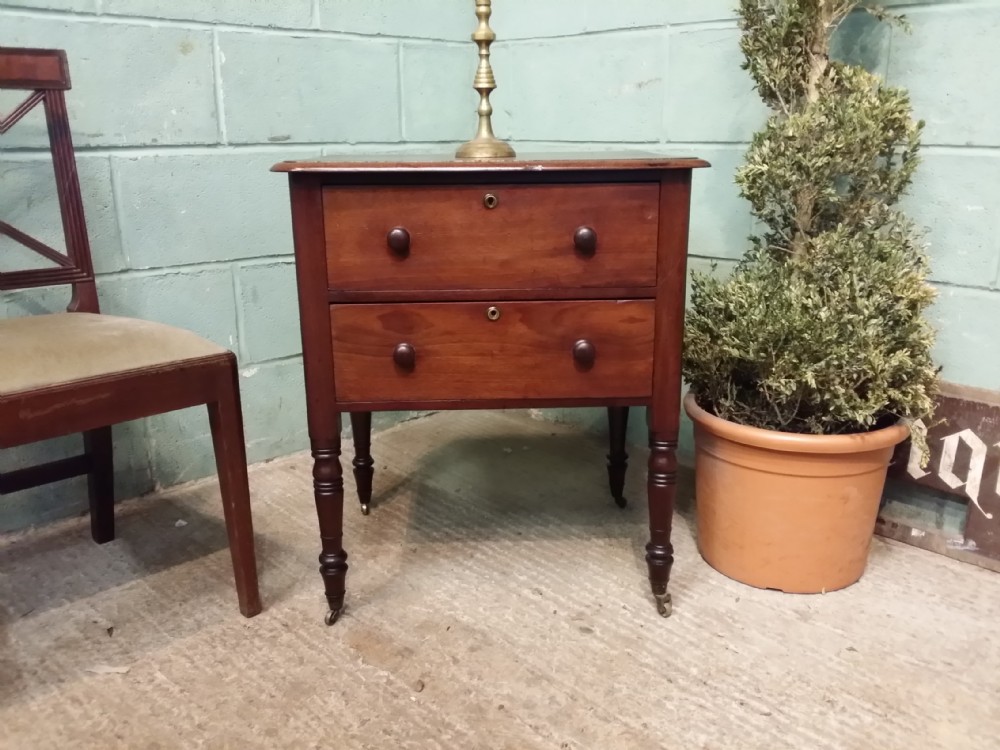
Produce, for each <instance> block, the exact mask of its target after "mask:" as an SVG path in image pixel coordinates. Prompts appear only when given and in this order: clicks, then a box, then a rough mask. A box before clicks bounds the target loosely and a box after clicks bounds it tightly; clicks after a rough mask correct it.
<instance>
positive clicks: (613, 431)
mask: <svg viewBox="0 0 1000 750" xmlns="http://www.w3.org/2000/svg"><path fill="white" fill-rule="evenodd" d="M627 428H628V407H627V406H609V407H608V433H609V434H610V438H611V439H610V448H611V450H610V452H609V453H608V484H609V485H610V487H611V497H613V498H614V499H615V504H616V505H617V506H618V507H619V508H624V507H625V505H626V500H625V470H626V469H627V468H628V454H627V453H626V452H625V434H626V431H627Z"/></svg>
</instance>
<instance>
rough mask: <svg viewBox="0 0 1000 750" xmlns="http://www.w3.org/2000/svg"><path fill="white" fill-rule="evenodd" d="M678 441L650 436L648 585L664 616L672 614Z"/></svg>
mask: <svg viewBox="0 0 1000 750" xmlns="http://www.w3.org/2000/svg"><path fill="white" fill-rule="evenodd" d="M676 452H677V438H676V436H673V437H672V439H669V440H667V439H664V437H663V436H662V435H660V434H657V433H655V432H651V433H650V436H649V476H648V481H647V485H646V488H647V492H648V494H649V544H647V545H646V564H647V565H648V566H649V583H650V585H651V586H652V588H653V598H654V599H655V600H656V610H657V611H658V612H659V613H660V614H661V615H663V616H664V617H669V616H670V613H671V611H672V603H671V600H670V594H669V593H668V592H667V584H668V583H669V582H670V568H671V567H672V566H673V564H674V548H673V545H672V544H671V543H670V527H671V524H672V522H673V517H674V497H675V495H676V491H677V455H676Z"/></svg>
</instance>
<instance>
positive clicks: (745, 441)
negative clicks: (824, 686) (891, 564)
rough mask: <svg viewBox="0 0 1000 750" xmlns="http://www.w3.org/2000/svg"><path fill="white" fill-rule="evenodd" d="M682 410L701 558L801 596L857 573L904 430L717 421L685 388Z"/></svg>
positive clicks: (754, 583)
mask: <svg viewBox="0 0 1000 750" xmlns="http://www.w3.org/2000/svg"><path fill="white" fill-rule="evenodd" d="M684 409H685V411H687V413H688V416H690V417H691V419H692V420H693V421H694V433H695V448H696V462H695V487H696V490H695V494H696V503H697V518H698V547H699V550H700V551H701V554H702V557H704V558H705V560H706V561H707V562H708V564H709V565H711V566H712V567H713V568H715V569H716V570H718V571H719V572H720V573H723V574H724V575H727V576H729V577H730V578H734V579H736V580H737V581H741V582H742V583H747V584H749V585H751V586H757V587H759V588H768V589H778V590H780V591H787V592H791V593H800V594H807V593H820V592H823V591H834V590H836V589H841V588H844V587H845V586H850V585H851V584H852V583H854V582H855V581H857V580H858V579H859V578H861V574H862V573H864V571H865V564H866V563H867V561H868V549H869V546H870V545H871V538H872V533H873V532H874V529H875V519H876V516H877V515H878V507H879V500H880V499H881V496H882V489H883V487H884V486H885V475H886V470H887V469H888V466H889V459H890V458H891V457H892V453H893V449H894V447H895V446H896V445H897V444H898V443H900V442H902V441H903V440H905V439H906V438H907V436H908V435H909V432H908V430H907V428H906V427H904V426H902V425H893V426H892V427H887V428H885V429H882V430H876V431H874V432H867V433H863V434H854V435H799V434H794V433H788V432H777V431H772V430H763V429H759V428H757V427H745V426H743V425H739V424H735V423H733V422H728V421H726V420H724V419H719V418H718V417H716V416H714V415H712V414H709V413H708V412H706V411H705V410H704V409H702V408H701V407H699V406H698V404H697V403H695V399H694V396H693V395H692V394H691V393H688V394H687V396H686V397H685V399H684Z"/></svg>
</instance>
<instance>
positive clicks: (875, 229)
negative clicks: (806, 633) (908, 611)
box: [684, 0, 937, 592]
mask: <svg viewBox="0 0 1000 750" xmlns="http://www.w3.org/2000/svg"><path fill="white" fill-rule="evenodd" d="M858 5H859V3H858V2H856V0H741V3H740V14H741V28H742V32H743V36H742V41H741V48H742V50H743V53H744V56H745V62H744V65H743V67H744V69H746V70H747V71H749V73H750V75H751V76H752V77H753V79H754V81H755V83H756V88H757V90H758V92H759V93H760V95H761V97H762V98H763V100H764V101H765V103H766V104H767V105H768V106H769V107H770V108H771V109H772V110H773V114H772V116H771V117H770V119H769V120H768V122H767V124H766V125H765V127H764V128H763V129H762V130H761V131H760V132H758V133H757V134H755V136H754V138H753V141H752V144H751V146H750V148H749V151H748V152H747V155H746V160H745V164H744V165H743V166H742V167H741V168H740V169H739V171H738V173H737V177H736V181H737V184H738V185H739V187H740V190H741V193H742V195H743V197H744V198H746V200H748V201H749V203H750V205H751V207H752V210H753V212H754V214H755V216H756V217H757V218H758V219H759V225H760V227H761V229H760V233H759V235H758V236H755V237H752V238H750V241H751V246H750V248H749V249H748V250H747V252H746V254H745V256H744V257H743V259H742V261H741V262H740V263H739V264H738V265H737V267H736V268H735V270H734V272H733V273H732V275H731V276H730V277H729V278H728V279H725V280H721V279H718V278H715V277H714V276H711V275H696V276H695V278H694V281H693V286H692V295H691V306H690V310H689V313H688V317H687V327H686V334H685V362H684V375H685V378H686V380H687V381H688V383H689V384H690V391H689V393H688V394H687V396H686V398H685V402H684V406H685V409H686V411H687V413H688V415H689V416H690V417H691V419H692V420H693V421H694V425H695V444H696V495H697V520H698V543H699V548H700V550H701V552H702V555H703V556H704V557H705V559H706V560H707V561H708V562H709V564H711V565H712V566H713V567H715V568H716V569H718V570H719V571H721V572H722V573H724V574H726V575H728V576H730V577H732V578H735V579H737V580H740V581H743V582H745V583H749V584H751V585H755V586H759V587H764V588H775V589H780V590H783V591H793V592H820V591H830V590H833V589H837V588H842V587H844V586H847V585H850V584H851V583H854V582H855V581H856V580H857V579H858V578H860V577H861V574H862V573H863V572H864V568H865V563H866V561H867V557H868V549H869V545H870V542H871V536H872V532H873V530H874V526H875V519H876V516H877V513H878V507H879V501H880V497H881V493H882V490H883V486H884V483H885V476H886V470H887V468H888V463H889V459H890V457H891V455H892V453H893V450H894V447H895V446H896V445H897V444H898V443H900V442H901V441H903V440H904V439H905V438H906V437H907V436H908V435H909V429H908V427H907V424H908V422H909V421H911V420H915V419H917V418H926V417H927V416H928V415H929V414H930V413H931V411H932V408H933V397H934V394H935V392H936V384H937V371H936V368H935V367H934V364H933V362H932V359H931V348H932V344H933V332H932V329H931V327H930V326H929V324H928V323H927V321H926V320H925V318H924V313H925V311H926V309H927V307H928V306H929V305H930V304H931V303H932V301H933V297H934V292H933V290H932V288H931V287H930V285H929V284H928V281H927V275H928V262H927V258H926V255H925V253H924V250H923V246H922V243H921V239H920V236H919V233H918V232H917V231H916V230H915V228H914V226H913V224H912V223H911V222H910V221H909V220H907V218H906V217H905V216H904V215H903V214H902V213H901V212H900V211H899V210H898V209H897V208H895V204H896V203H897V201H898V199H899V198H900V196H901V194H902V193H903V191H904V190H905V188H906V187H907V185H908V184H909V183H910V180H911V178H912V176H913V172H914V169H915V167H916V165H917V154H918V150H919V145H920V143H919V140H920V134H921V129H922V126H923V124H922V123H919V122H915V121H914V120H913V118H912V114H911V107H910V102H909V97H908V95H907V93H906V92H905V91H904V90H901V89H899V88H893V87H890V86H887V85H886V84H885V83H884V82H883V81H882V80H881V79H880V78H879V77H878V76H876V75H874V74H873V73H870V72H869V71H867V70H865V69H863V68H861V67H858V66H852V65H848V64H845V63H842V62H836V61H833V60H831V59H830V40H831V36H832V35H833V33H834V31H835V30H836V28H837V26H838V24H839V23H840V22H841V21H842V20H843V19H844V18H845V17H846V16H847V15H848V14H849V13H850V12H852V11H853V10H854V9H855V7H856V6H858ZM872 13H873V14H874V15H875V16H876V17H877V18H878V19H879V20H880V21H881V22H885V21H892V20H894V19H892V18H889V17H887V16H886V14H884V13H883V12H881V11H879V10H877V9H874V10H872ZM914 439H915V440H918V441H919V439H920V436H919V435H917V434H915V435H914ZM924 447H926V446H924Z"/></svg>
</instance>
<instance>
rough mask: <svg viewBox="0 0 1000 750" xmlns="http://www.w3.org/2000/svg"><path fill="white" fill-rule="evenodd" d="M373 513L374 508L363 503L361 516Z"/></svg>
mask: <svg viewBox="0 0 1000 750" xmlns="http://www.w3.org/2000/svg"><path fill="white" fill-rule="evenodd" d="M371 512H372V508H371V506H370V505H369V504H368V503H361V515H363V516H367V515H368V514H369V513H371Z"/></svg>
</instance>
